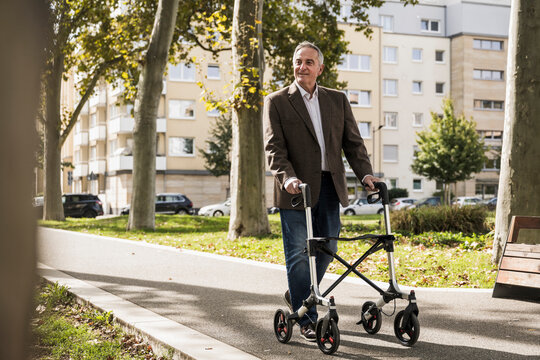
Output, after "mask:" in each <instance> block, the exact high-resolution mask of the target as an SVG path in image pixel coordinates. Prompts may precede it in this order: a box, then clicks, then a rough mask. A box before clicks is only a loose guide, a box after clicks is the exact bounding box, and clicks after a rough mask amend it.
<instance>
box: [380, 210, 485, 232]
mask: <svg viewBox="0 0 540 360" xmlns="http://www.w3.org/2000/svg"><path fill="white" fill-rule="evenodd" d="M486 218H487V211H486V208H485V207H483V206H462V207H458V206H435V207H432V206H423V207H420V208H414V209H408V210H399V211H394V212H393V213H392V218H391V225H392V229H393V230H394V231H401V232H404V233H409V234H421V233H424V232H429V231H439V232H462V233H465V234H473V233H485V232H487V231H489V229H487V225H486Z"/></svg>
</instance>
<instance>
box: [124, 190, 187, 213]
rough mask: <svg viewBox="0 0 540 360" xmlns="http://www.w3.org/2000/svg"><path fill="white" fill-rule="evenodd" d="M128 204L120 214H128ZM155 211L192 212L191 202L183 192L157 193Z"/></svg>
mask: <svg viewBox="0 0 540 360" xmlns="http://www.w3.org/2000/svg"><path fill="white" fill-rule="evenodd" d="M129 209H130V205H128V206H126V207H125V208H124V209H123V210H122V212H121V214H122V215H127V214H129ZM156 213H162V214H179V215H184V214H192V213H193V203H192V202H191V200H189V199H188V197H187V196H186V195H183V194H157V195H156Z"/></svg>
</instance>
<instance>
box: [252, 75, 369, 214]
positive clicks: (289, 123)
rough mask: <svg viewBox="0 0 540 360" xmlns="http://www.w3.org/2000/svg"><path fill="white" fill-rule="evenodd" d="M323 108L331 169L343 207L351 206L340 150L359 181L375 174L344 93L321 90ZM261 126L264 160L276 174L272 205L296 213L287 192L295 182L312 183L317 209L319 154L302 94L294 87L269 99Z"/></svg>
mask: <svg viewBox="0 0 540 360" xmlns="http://www.w3.org/2000/svg"><path fill="white" fill-rule="evenodd" d="M319 106H320V109H321V122H322V128H323V134H324V142H325V147H326V158H327V164H328V167H329V169H328V170H329V171H330V172H331V173H332V179H333V180H334V186H335V188H336V191H337V194H338V196H339V200H340V202H341V204H342V205H343V206H347V205H348V203H349V201H348V193H347V182H346V179H345V167H344V164H343V160H342V157H341V154H342V152H341V151H342V150H343V153H344V154H345V157H346V158H347V161H348V162H349V164H350V165H351V168H352V169H353V171H354V173H355V175H356V176H357V177H358V178H359V179H360V180H362V179H363V177H364V176H365V175H368V174H373V170H372V168H371V163H370V161H369V157H368V154H367V151H366V147H365V145H364V141H363V140H362V137H361V136H360V131H359V130H358V125H357V123H356V120H355V119H354V116H353V113H352V110H351V106H350V104H349V101H348V99H347V97H346V96H345V94H344V93H342V92H341V91H337V90H333V89H328V88H324V87H322V86H319ZM263 125H264V142H265V144H264V145H265V152H266V157H267V160H268V165H269V166H270V171H271V172H272V175H274V206H277V207H279V208H282V209H292V208H293V207H292V206H291V198H292V197H294V195H291V194H289V193H287V191H285V189H284V187H283V185H284V184H285V182H286V181H287V179H289V178H291V177H296V178H298V179H300V180H301V181H302V182H304V183H307V184H309V186H310V188H311V196H312V199H311V200H312V206H315V204H316V203H317V201H318V199H319V192H320V190H321V149H320V146H319V143H318V142H317V136H316V134H315V129H314V127H313V123H312V121H311V118H310V116H309V113H308V110H307V108H306V105H305V104H304V100H303V99H302V95H301V93H300V91H299V90H298V88H297V87H296V85H295V84H294V83H293V84H292V85H290V86H288V87H286V88H284V89H281V90H279V91H276V92H274V93H272V94H270V95H268V96H267V97H266V99H265V102H264V112H263Z"/></svg>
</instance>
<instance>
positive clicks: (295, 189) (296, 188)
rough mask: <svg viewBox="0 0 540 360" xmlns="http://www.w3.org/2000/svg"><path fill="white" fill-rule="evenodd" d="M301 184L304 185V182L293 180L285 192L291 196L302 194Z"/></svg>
mask: <svg viewBox="0 0 540 360" xmlns="http://www.w3.org/2000/svg"><path fill="white" fill-rule="evenodd" d="M301 183H302V181H300V180H298V179H294V180H291V182H289V184H287V186H286V187H285V190H286V191H287V192H288V193H289V194H300V193H301V192H302V191H301V190H300V184H301Z"/></svg>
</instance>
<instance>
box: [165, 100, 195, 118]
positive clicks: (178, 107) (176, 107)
mask: <svg viewBox="0 0 540 360" xmlns="http://www.w3.org/2000/svg"><path fill="white" fill-rule="evenodd" d="M169 118H171V119H195V101H194V100H169Z"/></svg>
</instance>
